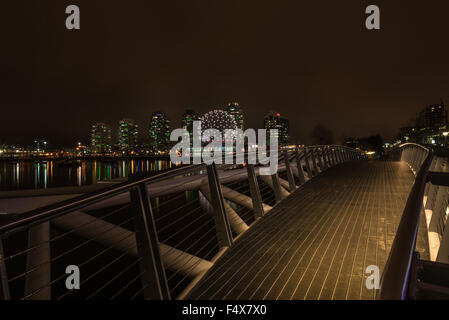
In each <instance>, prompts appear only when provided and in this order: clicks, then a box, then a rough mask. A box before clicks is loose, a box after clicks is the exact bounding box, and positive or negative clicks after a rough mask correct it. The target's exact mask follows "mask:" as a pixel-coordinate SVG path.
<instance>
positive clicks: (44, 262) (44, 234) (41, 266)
mask: <svg viewBox="0 0 449 320" xmlns="http://www.w3.org/2000/svg"><path fill="white" fill-rule="evenodd" d="M28 247H29V248H33V249H31V250H29V251H28V252H27V255H26V257H27V262H26V265H27V270H33V269H34V270H33V271H31V272H30V273H28V274H27V275H26V277H25V296H27V295H31V296H30V300H50V299H51V285H50V283H51V262H50V261H51V254H50V251H51V249H50V222H49V221H47V222H43V223H41V224H38V225H36V226H33V227H31V228H29V229H28Z"/></svg>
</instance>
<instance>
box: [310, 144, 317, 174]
mask: <svg viewBox="0 0 449 320" xmlns="http://www.w3.org/2000/svg"><path fill="white" fill-rule="evenodd" d="M310 155H311V156H312V164H313V170H314V171H315V175H317V174H318V173H319V171H318V166H317V161H316V147H314V148H312V149H311V153H310Z"/></svg>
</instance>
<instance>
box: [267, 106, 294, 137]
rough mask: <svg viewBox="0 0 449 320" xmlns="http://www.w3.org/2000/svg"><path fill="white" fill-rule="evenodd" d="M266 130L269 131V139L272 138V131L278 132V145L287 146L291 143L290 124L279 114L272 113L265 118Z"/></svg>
mask: <svg viewBox="0 0 449 320" xmlns="http://www.w3.org/2000/svg"><path fill="white" fill-rule="evenodd" d="M264 128H265V129H266V130H267V138H268V139H269V137H270V130H271V129H277V130H278V136H277V138H278V144H279V145H285V144H288V143H289V141H290V124H289V121H288V119H286V118H282V117H281V115H280V114H279V113H277V112H272V111H271V112H270V113H268V114H267V115H266V116H265V118H264Z"/></svg>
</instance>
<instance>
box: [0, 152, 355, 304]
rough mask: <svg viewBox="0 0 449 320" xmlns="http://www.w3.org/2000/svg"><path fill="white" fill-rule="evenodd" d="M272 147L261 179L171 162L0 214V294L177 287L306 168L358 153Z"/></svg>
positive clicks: (154, 294)
mask: <svg viewBox="0 0 449 320" xmlns="http://www.w3.org/2000/svg"><path fill="white" fill-rule="evenodd" d="M279 155H280V157H279V159H278V171H277V173H276V174H275V175H273V176H271V177H270V176H269V177H268V178H264V179H262V178H261V177H260V176H259V169H260V168H262V167H263V166H261V165H260V164H257V165H248V164H247V163H244V164H243V165H242V164H239V165H219V166H215V165H214V164H212V165H209V166H206V165H205V164H200V165H191V166H185V167H177V168H175V169H173V170H170V171H169V172H164V173H161V174H155V175H154V176H151V177H137V176H134V177H132V178H130V180H129V181H127V182H124V183H120V184H117V185H115V186H112V187H109V188H105V189H104V190H100V191H97V192H94V193H90V194H86V195H82V196H79V197H76V198H73V199H70V200H67V201H64V202H61V203H58V204H53V205H50V206H47V207H45V208H41V209H37V210H34V211H31V212H29V213H25V214H21V215H20V216H14V215H13V216H9V217H7V219H6V221H5V222H4V223H2V224H0V239H1V241H0V244H1V246H0V273H1V276H2V277H1V279H2V282H1V284H2V286H1V289H2V290H1V296H0V298H3V299H51V298H54V299H117V298H120V299H131V300H132V299H135V298H145V299H169V298H174V297H177V296H178V295H180V296H185V293H186V291H185V290H188V288H189V287H190V286H191V283H192V282H191V281H194V282H195V281H196V280H198V279H199V278H201V277H202V276H203V275H204V274H205V272H207V270H209V269H210V267H211V266H212V265H213V261H215V259H216V257H218V256H219V254H221V253H222V252H223V249H225V248H226V247H229V246H232V243H233V241H234V240H235V239H236V238H237V237H239V236H240V235H241V234H242V233H243V232H245V231H246V230H247V229H248V228H249V227H250V226H251V225H252V224H253V223H255V222H256V221H257V219H258V218H261V217H263V215H264V214H265V213H266V212H267V210H269V208H271V207H272V206H274V205H275V204H276V203H278V202H279V201H280V199H282V198H283V197H285V196H286V195H288V194H289V193H291V192H292V191H294V189H296V188H297V187H299V186H300V185H301V184H302V183H304V181H303V182H302V178H301V176H302V177H303V176H304V172H307V176H308V177H309V178H313V177H314V176H315V175H317V174H319V173H320V172H323V171H324V170H325V169H327V168H329V167H331V166H333V165H336V164H338V163H341V162H344V161H349V160H356V159H361V155H360V153H358V152H357V151H355V150H351V149H347V148H343V147H339V146H312V147H307V148H294V149H289V150H281V151H280V152H279ZM343 155H344V156H345V157H346V158H344V157H343ZM328 157H329V159H330V158H331V157H332V158H333V160H332V162H331V160H329V159H328ZM298 161H300V162H298ZM278 174H280V175H278ZM286 183H288V185H286ZM221 186H223V187H221ZM224 187H226V188H224ZM292 187H293V188H292ZM221 189H223V190H224V191H223V190H221ZM280 196H282V197H280ZM67 265H75V266H77V267H78V268H79V270H80V274H81V279H80V286H81V289H80V290H71V289H67V288H66V286H65V285H66V282H65V281H64V280H67V277H68V274H66V272H65V271H66V266H67Z"/></svg>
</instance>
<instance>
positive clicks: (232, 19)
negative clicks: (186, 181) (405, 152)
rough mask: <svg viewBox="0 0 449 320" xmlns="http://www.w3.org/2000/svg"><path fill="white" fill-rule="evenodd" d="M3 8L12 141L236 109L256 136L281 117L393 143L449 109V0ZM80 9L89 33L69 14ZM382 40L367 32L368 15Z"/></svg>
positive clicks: (64, 137) (10, 4) (0, 18)
mask: <svg viewBox="0 0 449 320" xmlns="http://www.w3.org/2000/svg"><path fill="white" fill-rule="evenodd" d="M4 2H7V3H3V2H2V6H1V10H0V30H1V31H0V33H1V45H0V70H1V80H0V81H1V85H0V88H1V89H0V106H1V111H2V113H1V119H2V120H1V126H0V142H3V143H5V142H6V143H17V142H20V143H27V142H30V141H31V140H32V139H35V138H46V139H48V140H49V141H50V142H51V143H52V145H54V146H55V145H62V144H64V145H66V146H73V145H74V143H76V142H77V141H79V140H81V141H83V142H84V143H88V142H89V140H88V136H89V130H90V126H91V124H92V123H93V122H97V121H102V122H106V123H109V124H111V125H112V128H113V131H114V136H116V133H115V131H116V130H117V127H118V121H119V120H120V119H121V118H124V117H131V118H134V119H136V120H137V122H138V123H139V125H140V131H141V132H140V141H142V142H146V141H147V139H148V121H149V119H150V116H151V114H152V113H153V112H154V111H162V112H165V113H166V114H167V115H168V117H169V119H170V120H171V122H172V127H179V126H180V119H181V114H182V112H183V111H184V110H185V109H186V108H191V109H194V110H196V111H197V112H198V113H200V114H202V113H204V112H206V111H208V110H211V109H213V108H220V107H224V106H225V105H226V104H227V103H228V102H230V101H238V102H239V103H240V104H241V105H242V106H243V108H244V111H245V117H246V127H254V128H259V127H262V126H263V116H264V114H266V113H267V112H268V111H269V110H276V111H278V112H280V113H281V115H282V116H285V117H287V118H289V119H290V123H291V133H292V135H293V136H295V137H296V138H297V139H298V142H301V143H309V142H310V141H311V131H312V129H313V127H314V126H315V125H316V124H317V123H321V124H323V125H325V126H327V127H329V128H330V129H331V130H332V131H333V132H334V136H335V137H336V138H337V139H342V138H343V137H344V136H349V135H356V136H366V135H371V134H375V133H380V134H382V135H384V137H385V138H386V139H387V140H388V139H390V138H392V137H393V136H395V135H396V133H397V131H398V128H399V127H401V126H404V125H406V124H407V123H408V122H409V121H410V120H411V119H412V118H413V117H414V116H415V115H416V113H417V112H418V111H419V110H420V109H421V108H423V107H425V106H426V105H428V104H433V103H439V101H440V99H441V98H443V99H444V100H445V101H446V103H449V72H448V71H449V41H448V30H449V19H448V17H449V1H447V0H438V1H437V0H427V1H411V0H394V1H391V0H385V1H379V0H375V1H362V0H339V1H337V0H326V1H324V0H307V1H305V0H290V1H283V0H273V1H267V0H220V1H216V0H195V1H194V0H179V1H178V0H176V1H174V0H171V1H150V0H139V1H137V0H126V1H125V0H121V1H114V0H109V1H105V0H104V1H100V0H70V1H63V0H54V1H48V0H39V1H37V0H25V1H22V0H15V1H4ZM69 4H76V5H79V6H80V9H81V30H79V31H69V30H67V29H66V28H65V19H66V17H67V15H66V14H65V8H66V6H67V5H69ZM370 4H376V5H378V6H379V7H380V10H381V30H380V31H369V30H366V28H365V18H366V14H365V8H366V6H368V5H370Z"/></svg>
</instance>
